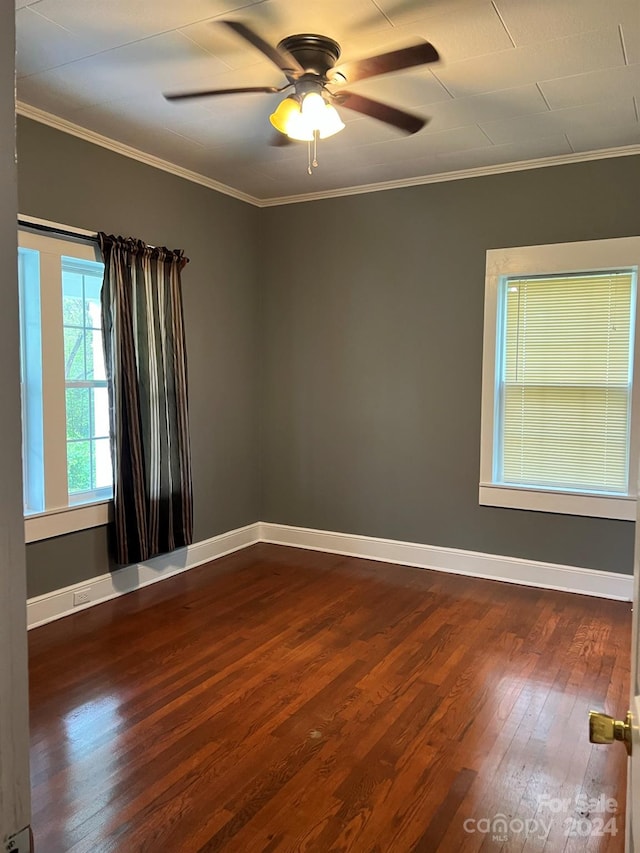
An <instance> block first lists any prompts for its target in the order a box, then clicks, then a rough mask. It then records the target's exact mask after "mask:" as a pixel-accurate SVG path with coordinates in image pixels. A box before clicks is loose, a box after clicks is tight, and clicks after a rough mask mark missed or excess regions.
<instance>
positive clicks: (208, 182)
mask: <svg viewBox="0 0 640 853" xmlns="http://www.w3.org/2000/svg"><path fill="white" fill-rule="evenodd" d="M16 112H17V113H18V114H19V115H22V116H24V117H25V118H30V119H33V120H34V121H37V122H40V123H41V124H46V125H48V126H49V127H53V128H55V129H56V130H61V131H63V133H68V134H70V135H71V136H77V137H78V138H79V139H84V140H85V141H86V142H92V143H94V145H100V146H101V147H102V148H107V149H108V150H109V151H114V152H116V153H117V154H122V155H123V156H124V157H130V158H131V159H133V160H138V161H139V162H140V163H145V164H146V165H147V166H153V167H154V168H155V169H161V170H162V171H163V172H169V173H170V174H172V175H176V176H177V177H179V178H184V179H185V180H187V181H192V182H193V183H195V184H200V185H201V186H203V187H207V188H208V189H211V190H215V191H216V192H219V193H223V194H224V195H228V196H231V197H232V198H236V199H238V200H239V201H244V202H247V204H251V205H253V206H254V207H277V206H279V205H285V204H298V203H300V202H304V201H320V200H322V199H328V198H341V197H342V196H349V195H363V194H365V193H373V192H382V191H383V190H396V189H402V188H403V187H416V186H421V185H423V184H438V183H443V182H445V181H461V180H465V179H467V178H481V177H486V176H488V175H502V174H504V173H506V172H523V171H526V170H527V169H542V168H545V167H547V166H566V165H569V164H572V163H587V162H589V161H591V160H608V159H611V158H613V157H630V156H633V155H640V145H627V146H624V147H622V148H601V149H599V150H598V151H587V152H583V153H578V154H561V155H558V156H557V157H540V158H538V159H534V160H520V161H519V162H517V163H503V164H500V165H496V166H478V167H475V168H473V169H461V170H459V171H455V172H439V173H437V174H434V175H421V176H417V177H414V178H403V179H401V180H395V181H382V182H380V183H375V184H361V185H360V186H357V187H339V188H338V189H334V190H327V191H324V192H315V193H303V194H301V195H291V196H279V197H276V198H256V197H255V196H252V195H249V193H244V192H242V191H241V190H237V189H234V187H229V186H227V185H226V184H223V183H220V182H219V181H215V180H213V178H208V177H206V175H201V174H200V173H199V172H192V171H191V170H190V169H185V168H183V167H182V166H177V165H176V164H175V163H170V162H169V161H168V160H162V159H161V158H160V157H155V156H154V155H153V154H148V153H147V152H145V151H140V150H139V149H138V148H134V147H133V146H131V145H125V144H124V143H123V142H118V141H117V140H115V139H111V138H110V137H108V136H103V135H102V134H101V133H96V132H95V131H93V130H87V128H85V127H81V126H80V125H78V124H74V123H73V122H71V121H67V120H66V119H63V118H60V117H59V116H56V115H54V114H53V113H48V112H46V111H45V110H41V109H39V108H38V107H33V106H31V105H30V104H26V103H24V102H23V101H18V102H17V103H16Z"/></svg>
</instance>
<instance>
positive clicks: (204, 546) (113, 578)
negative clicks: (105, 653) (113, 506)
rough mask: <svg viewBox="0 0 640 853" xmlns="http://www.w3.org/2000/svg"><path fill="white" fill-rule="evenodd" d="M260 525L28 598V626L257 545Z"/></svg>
mask: <svg viewBox="0 0 640 853" xmlns="http://www.w3.org/2000/svg"><path fill="white" fill-rule="evenodd" d="M258 533H259V525H258V524H257V523H256V524H249V525H247V526H246V527H239V528H238V529H236V530H230V531H228V532H227V533H221V534H220V535H219V536H213V537H212V538H211V539H204V540H203V541H201V542H196V543H194V544H193V545H189V546H188V547H187V548H179V549H178V550H177V551H173V552H172V553H171V554H162V555H161V556H160V557H154V558H153V559H152V560H149V561H148V562H146V563H136V564H134V565H131V566H125V567H124V568H122V569H117V570H116V571H114V572H110V573H109V574H106V575H99V576H98V577H94V578H89V579H88V580H86V581H82V582H81V583H76V584H72V585H71V586H67V587H64V588H63V589H56V590H54V591H53V592H48V593H45V594H44V595H38V596H37V597H35V598H30V599H29V600H28V601H27V626H28V627H29V628H36V627H37V626H38V625H44V624H45V623H46V622H51V621H53V620H54V619H60V618H61V617H62V616H67V615H68V614H69V613H77V612H78V611H80V610H86V609H87V607H93V606H94V605H95V604H100V603H101V602H103V601H108V600H109V599H110V598H116V597H117V596H119V595H124V594H125V593H127V592H131V591H132V590H134V589H140V587H143V586H148V585H149V584H151V583H156V581H161V580H164V579H165V578H168V577H171V576H172V575H177V574H179V573H180V572H186V571H187V570H188V569H194V568H195V567H196V566H200V565H202V564H203V563H208V562H209V561H210V560H215V559H217V558H218V557H224V556H225V554H231V553H232V552H233V551H238V550H240V549H241V548H246V547H247V546H248V545H254V544H255V543H256V542H258V541H259V539H258ZM85 590H89V598H90V600H89V601H88V602H87V603H86V604H80V605H76V606H74V603H73V601H74V595H75V593H77V592H81V591H85Z"/></svg>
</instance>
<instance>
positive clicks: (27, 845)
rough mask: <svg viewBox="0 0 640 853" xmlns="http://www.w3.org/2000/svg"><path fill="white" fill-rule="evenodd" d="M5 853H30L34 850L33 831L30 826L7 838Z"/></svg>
mask: <svg viewBox="0 0 640 853" xmlns="http://www.w3.org/2000/svg"><path fill="white" fill-rule="evenodd" d="M4 850H5V853H30V851H31V850H33V847H32V845H31V831H30V829H29V827H28V826H26V827H25V828H24V829H22V830H20V832H17V833H16V834H15V835H12V836H11V837H10V838H7V840H6V841H5V847H4Z"/></svg>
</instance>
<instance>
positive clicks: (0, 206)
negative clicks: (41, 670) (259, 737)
mask: <svg viewBox="0 0 640 853" xmlns="http://www.w3.org/2000/svg"><path fill="white" fill-rule="evenodd" d="M14 56H15V27H14V6H13V4H9V3H3V4H0V258H2V264H1V265H0V400H2V441H0V472H1V474H0V847H1V848H2V849H3V850H4V849H5V844H4V842H5V841H6V839H7V838H8V837H9V836H11V835H14V834H15V833H17V832H19V831H20V830H21V829H23V828H24V827H26V826H27V824H28V823H29V820H30V812H31V805H30V786H29V704H28V703H29V700H28V696H27V625H26V613H25V606H24V600H25V587H26V584H25V559H24V552H25V549H24V524H23V520H22V470H21V465H20V384H19V377H20V368H19V344H18V329H19V322H18V299H17V296H18V287H17V279H18V273H17V263H16V257H17V247H16V209H17V195H16V166H15V148H16V145H15V119H14V93H15V83H14V79H15V76H14ZM21 849H22V847H21Z"/></svg>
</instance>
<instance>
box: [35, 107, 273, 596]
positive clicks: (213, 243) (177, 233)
mask: <svg viewBox="0 0 640 853" xmlns="http://www.w3.org/2000/svg"><path fill="white" fill-rule="evenodd" d="M18 153H19V156H18V160H19V162H18V190H19V210H20V213H21V214H26V215H30V216H36V217H40V218H42V219H50V220H53V221H55V222H61V223H64V224H67V225H73V226H76V227H79V228H87V229H90V230H102V231H106V232H108V233H117V234H124V235H128V236H135V237H139V238H141V239H142V240H145V241H146V242H148V243H151V244H153V245H167V246H169V247H170V248H176V247H180V248H183V249H184V250H185V252H186V254H187V255H188V256H189V258H190V259H191V262H190V263H189V264H188V266H187V267H186V268H185V270H184V272H183V276H182V280H183V301H184V313H185V328H186V337H187V354H188V369H189V407H190V420H191V448H192V462H193V491H194V538H195V540H196V541H197V540H202V539H206V538H208V537H210V536H214V535H216V534H217V533H221V532H223V531H226V530H230V529H233V528H236V527H241V526H243V525H245V524H249V523H252V522H254V521H256V519H257V518H258V516H259V505H258V499H259V490H258V476H257V471H258V456H257V453H258V395H257V385H256V382H257V376H256V364H257V362H258V352H257V347H258V340H259V338H258V300H257V296H256V289H257V287H258V267H257V255H256V251H255V249H256V236H257V227H258V216H259V212H260V211H258V210H257V209H255V208H253V207H251V206H250V205H247V204H245V203H243V202H240V201H238V200H236V199H233V198H230V197H228V196H225V195H221V194H220V193H216V192H213V191H211V190H209V189H206V188H205V187H201V186H199V185H197V184H194V183H191V182H189V181H185V180H183V179H181V178H178V177H175V176H174V175H171V174H168V173H166V172H162V171H159V170H157V169H154V168H151V167H149V166H145V165H143V164H142V163H139V162H136V161H134V160H131V159H128V158H126V157H122V156H120V155H118V154H115V153H113V152H111V151H108V150H106V149H104V148H100V147H98V146H96V145H92V144H90V143H87V142H84V141H82V140H80V139H77V138H75V137H72V136H69V135H67V134H64V133H60V132H59V131H56V130H53V129H52V128H49V127H46V126H45V125H42V124H38V123H36V122H32V121H29V120H28V119H24V118H20V119H19V122H18ZM106 536H107V534H106V530H105V529H100V528H98V529H94V530H90V531H85V532H82V533H79V534H70V535H68V536H61V537H58V538H56V539H51V540H48V541H45V542H39V543H34V544H32V545H29V546H28V547H27V570H28V594H29V596H30V597H31V596H34V595H39V594H42V593H44V592H48V591H49V590H52V589H56V588H59V587H62V586H66V585H68V584H71V583H75V582H77V581H81V580H84V579H86V578H90V577H94V576H95V575H99V574H103V573H104V572H106V571H108V569H109V561H108V558H107V553H106V547H105V544H106Z"/></svg>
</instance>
